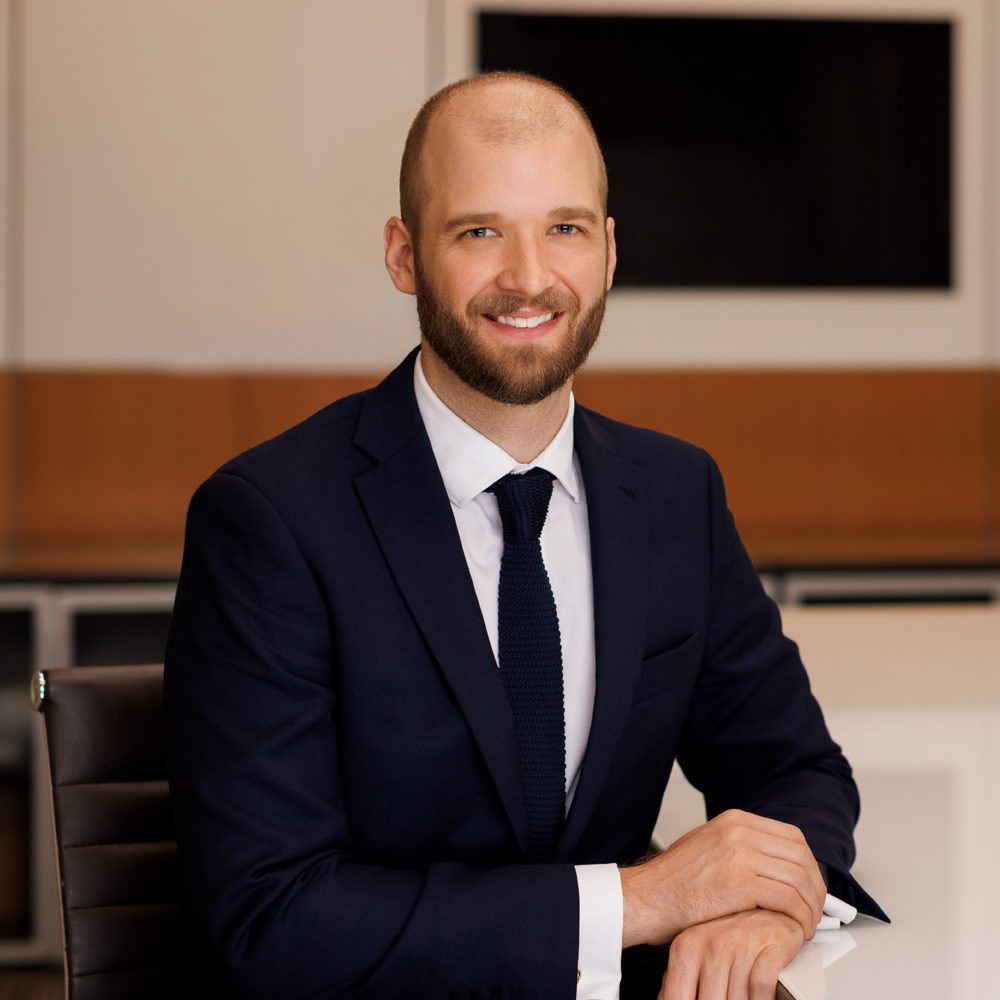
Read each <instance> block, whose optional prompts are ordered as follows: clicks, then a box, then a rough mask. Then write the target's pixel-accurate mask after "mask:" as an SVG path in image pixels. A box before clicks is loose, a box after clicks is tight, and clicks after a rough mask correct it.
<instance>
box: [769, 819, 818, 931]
mask: <svg viewBox="0 0 1000 1000" xmlns="http://www.w3.org/2000/svg"><path fill="white" fill-rule="evenodd" d="M753 846H755V847H756V848H757V849H758V850H759V851H760V853H761V854H764V855H766V856H768V857H772V858H777V859H780V860H782V861H786V862H788V863H789V864H793V865H796V866H798V867H799V868H801V870H802V873H803V878H804V880H805V881H804V883H803V884H805V885H808V887H809V896H810V897H815V899H816V901H817V905H818V906H819V911H818V912H819V913H822V911H823V900H824V899H825V898H826V883H825V882H824V881H823V876H822V875H821V874H820V870H819V865H818V864H817V862H816V858H815V856H814V855H813V852H812V851H811V850H810V849H809V845H808V844H806V843H805V842H803V843H801V844H794V843H792V841H790V840H783V839H782V838H780V837H765V836H761V837H760V839H759V840H756V841H755V842H754V845H753ZM817 919H819V918H818V917H817Z"/></svg>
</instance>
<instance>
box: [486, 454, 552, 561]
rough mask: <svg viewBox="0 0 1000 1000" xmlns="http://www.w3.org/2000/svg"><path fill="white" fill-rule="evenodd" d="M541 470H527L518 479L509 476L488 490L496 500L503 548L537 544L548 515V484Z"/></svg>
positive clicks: (510, 474) (549, 485)
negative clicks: (505, 546) (530, 542)
mask: <svg viewBox="0 0 1000 1000" xmlns="http://www.w3.org/2000/svg"><path fill="white" fill-rule="evenodd" d="M554 478H555V477H554V476H553V475H552V473H551V472H546V471H545V469H537V468H536V469H529V470H528V471H527V472H525V473H523V474H521V475H518V474H517V473H514V472H510V473H508V474H507V475H506V476H504V477H503V479H498V480H497V481H496V482H495V483H494V484H493V485H492V486H491V487H489V489H488V490H487V492H488V493H493V494H494V495H495V496H496V498H497V507H499V508H500V521H501V522H502V524H503V540H504V544H505V545H509V544H510V543H511V542H527V541H537V539H538V538H539V536H540V535H541V533H542V526H543V525H544V524H545V517H546V515H547V514H548V511H549V499H550V498H551V496H552V480H553V479H554Z"/></svg>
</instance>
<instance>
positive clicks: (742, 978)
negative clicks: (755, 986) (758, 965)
mask: <svg viewBox="0 0 1000 1000" xmlns="http://www.w3.org/2000/svg"><path fill="white" fill-rule="evenodd" d="M752 967H753V961H752V956H745V955H741V956H739V957H738V958H737V959H736V960H735V961H734V962H733V967H732V968H731V969H730V970H729V992H728V993H727V994H726V1000H750V969H751V968H752Z"/></svg>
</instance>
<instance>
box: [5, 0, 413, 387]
mask: <svg viewBox="0 0 1000 1000" xmlns="http://www.w3.org/2000/svg"><path fill="white" fill-rule="evenodd" d="M24 8H25V17H26V24H25V55H24V62H25V77H26V79H25V102H26V103H25V108H26V111H25V118H26V121H25V154H24V155H25V175H26V201H25V222H26V243H25V247H24V257H25V343H24V357H25V359H26V361H27V362H28V363H29V364H31V365H36V366H61V367H65V366H75V365H81V366H110V367H129V366H131V367H147V366H150V365H167V366H186V367H191V366H194V367H201V366H212V367H215V366H222V367H226V368H230V369H231V368H246V367H249V368H253V367H271V366H283V367H286V368H287V367H301V368H309V367H312V366H315V365H322V366H323V367H325V368H337V369H339V370H351V369H360V370H365V369H366V368H372V367H376V368H377V367H380V366H382V365H383V364H384V359H386V358H397V357H399V356H400V355H401V354H402V353H403V352H404V351H405V349H406V348H407V347H408V346H410V345H411V344H413V343H414V342H415V339H416V337H415V333H414V331H415V327H416V323H415V316H414V312H413V307H412V301H411V300H409V299H408V298H407V297H404V296H401V295H399V294H398V293H396V292H395V291H394V290H393V289H392V287H391V285H390V284H389V281H388V278H387V277H386V274H385V271H384V268H383V265H382V247H381V233H382V226H383V223H384V222H385V219H386V218H387V217H388V216H389V215H390V214H391V213H393V212H394V211H396V206H397V194H396V190H397V173H398V164H399V157H400V154H401V152H402V144H403V138H404V136H405V132H406V128H407V127H408V124H409V122H410V120H411V118H412V116H413V114H414V112H415V110H416V108H417V107H418V106H419V103H420V102H421V101H422V100H423V98H424V97H425V96H426V88H427V81H428V68H427V58H428V55H427V54H428V48H429V45H428V12H427V2H426V0H377V2H375V3H367V4H348V3H331V2H329V0H296V2H294V3H278V2H275V0H212V2H210V3H205V2H204V0H171V2H169V3H133V2H127V0H87V2H86V3H79V2H77V0H42V2H39V3H35V2H30V3H24Z"/></svg>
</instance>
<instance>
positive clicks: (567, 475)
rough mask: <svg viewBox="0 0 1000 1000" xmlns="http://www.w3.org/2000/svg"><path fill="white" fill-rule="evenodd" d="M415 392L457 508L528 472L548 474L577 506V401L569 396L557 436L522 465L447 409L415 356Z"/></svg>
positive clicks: (450, 496)
mask: <svg viewBox="0 0 1000 1000" xmlns="http://www.w3.org/2000/svg"><path fill="white" fill-rule="evenodd" d="M413 389H414V392H415V393H416V396H417V406H418V407H419V409H420V416H421V417H422V418H423V421H424V427H425V428H426V429H427V436H428V437H429V438H430V440H431V448H432V449H433V451H434V457H435V459H437V464H438V468H439V469H440V470H441V478H442V479H443V480H444V488H445V490H447V492H448V498H449V499H450V500H451V502H452V503H453V504H455V506H456V507H464V506H465V505H466V504H467V503H469V501H470V500H473V499H475V497H477V496H479V494H480V493H482V492H484V491H485V490H486V489H488V488H489V487H490V486H492V485H493V484H494V483H495V482H496V481H497V480H498V479H501V478H502V477H503V476H506V475H507V473H508V472H527V471H528V470H529V469H534V468H542V469H545V470H546V471H547V472H551V473H552V475H553V476H555V478H556V482H558V483H560V484H561V485H562V488H563V489H564V490H565V491H566V492H567V493H568V494H569V496H570V499H571V500H572V501H573V502H574V503H579V502H580V488H579V481H578V479H577V471H576V464H575V463H574V461H573V411H574V410H575V408H576V401H575V399H574V398H573V394H572V393H570V397H569V407H568V408H567V410H566V417H565V419H564V420H563V422H562V425H561V426H560V428H559V430H558V431H556V435H555V437H554V438H553V439H552V440H551V441H550V442H549V443H548V445H547V446H546V447H545V450H544V451H543V452H542V453H541V454H540V455H539V456H538V457H537V458H536V459H535V460H534V461H533V462H529V463H528V464H526V465H525V464H524V463H521V462H518V461H517V460H516V459H514V458H512V457H511V456H510V455H508V454H507V452H505V451H504V450H503V448H501V447H500V446H499V445H497V444H494V443H493V442H492V441H491V440H490V439H489V438H487V437H484V436H483V435H482V434H480V433H479V431H477V430H476V429H475V428H474V427H471V426H470V425H469V424H467V423H466V422H465V421H464V420H463V419H462V418H461V417H460V416H458V414H456V413H453V412H452V411H451V410H449V409H448V407H447V406H445V404H444V403H443V402H442V401H441V399H440V397H439V396H438V395H437V393H436V392H434V390H433V389H432V388H431V387H430V383H429V382H428V381H427V377H426V376H425V375H424V369H423V366H422V365H421V363H420V355H419V354H418V355H417V361H416V364H415V365H414V366H413Z"/></svg>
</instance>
